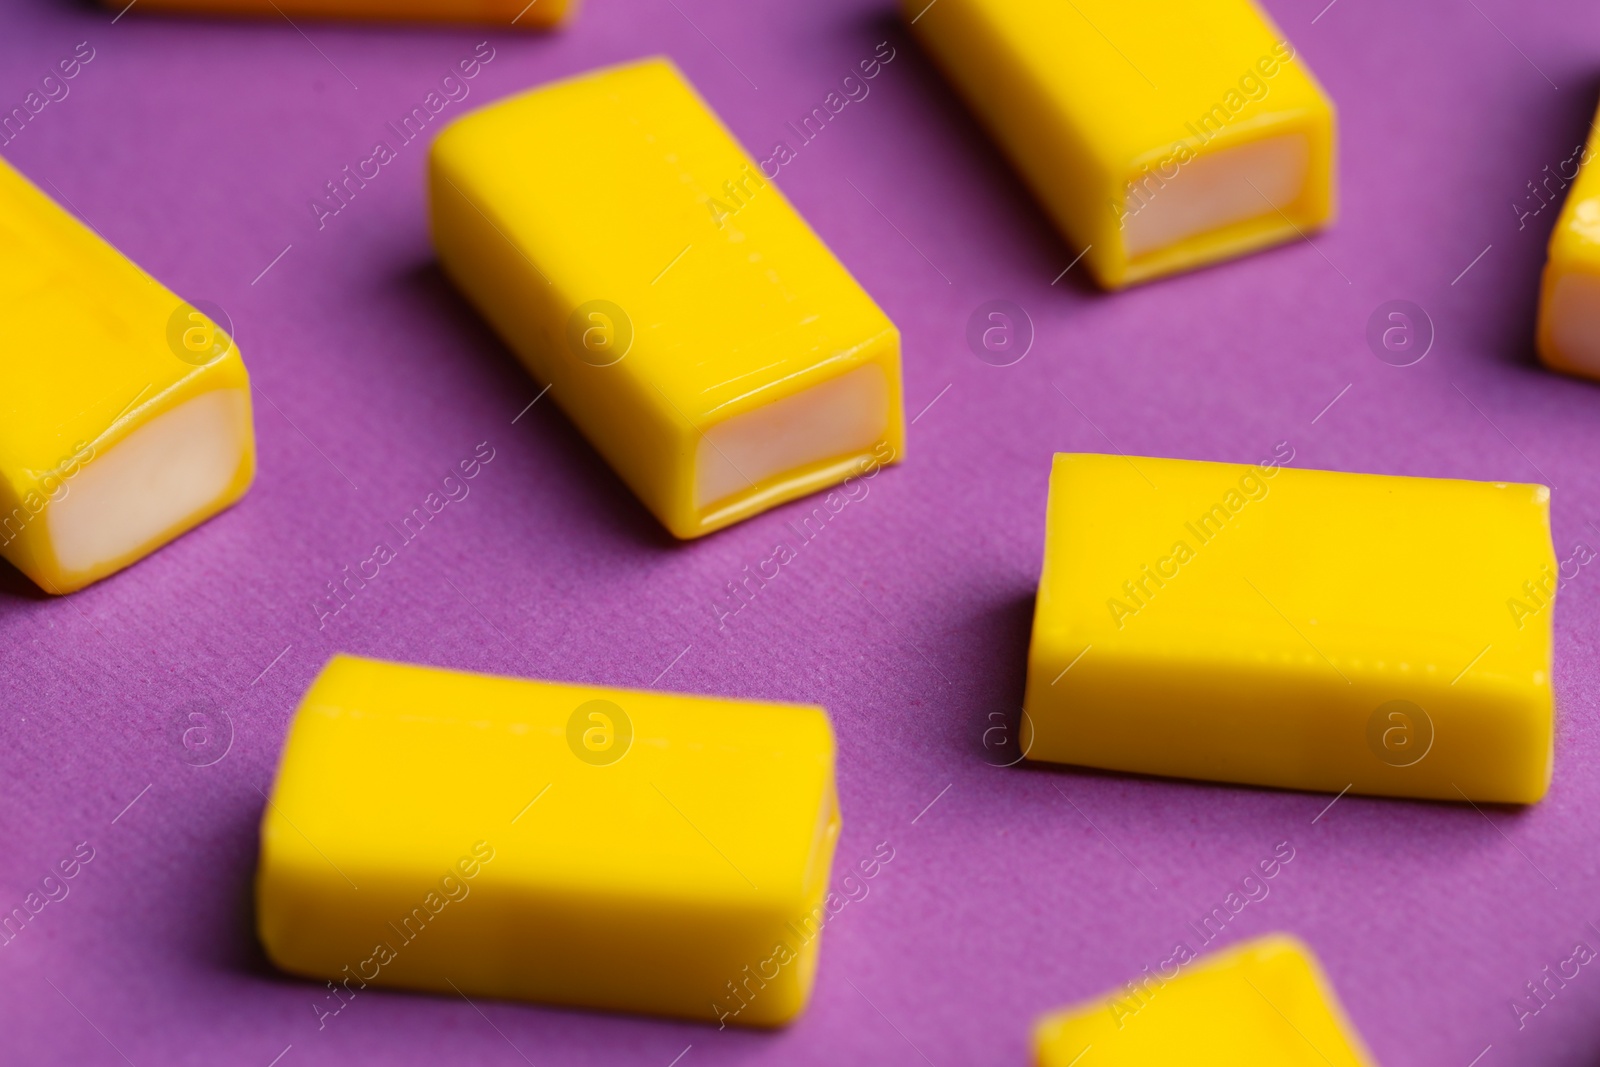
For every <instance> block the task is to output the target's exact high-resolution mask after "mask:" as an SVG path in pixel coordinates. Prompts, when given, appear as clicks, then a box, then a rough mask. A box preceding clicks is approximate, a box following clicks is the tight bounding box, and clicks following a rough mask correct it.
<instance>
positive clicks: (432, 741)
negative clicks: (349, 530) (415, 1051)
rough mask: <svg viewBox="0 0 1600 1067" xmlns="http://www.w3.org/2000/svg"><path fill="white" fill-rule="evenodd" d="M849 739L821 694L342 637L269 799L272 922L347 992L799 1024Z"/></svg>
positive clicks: (260, 886) (314, 972) (268, 905)
mask: <svg viewBox="0 0 1600 1067" xmlns="http://www.w3.org/2000/svg"><path fill="white" fill-rule="evenodd" d="M593 701H601V702H603V703H600V704H591V702H593ZM833 759H834V746H833V733H832V729H831V727H830V726H829V724H828V720H827V716H826V714H825V713H824V712H823V710H822V709H821V708H815V707H803V706H798V705H788V704H767V703H756V702H751V701H732V700H720V699H714V698H711V697H695V696H681V695H677V694H672V693H646V692H636V691H631V690H619V689H599V688H595V687H592V686H574V685H558V684H555V683H550V682H530V681H523V680H520V679H513V678H495V677H489V676H487V675H476V674H464V673H459V672H455V671H446V670H438V669H434V668H428V667H414V666H405V665H401V664H393V663H381V662H378V661H375V660H367V659H358V658H355V657H351V656H343V655H341V656H336V657H335V658H334V659H333V660H332V661H331V662H330V663H329V664H328V666H327V667H326V668H325V669H324V670H323V672H322V674H321V675H319V676H318V678H317V680H316V682H315V683H314V684H313V685H312V687H311V689H310V691H309V692H308V693H307V694H306V696H305V699H304V701H303V702H302V704H301V706H300V709H299V711H298V712H297V714H296V716H295V719H294V723H293V725H292V726H291V728H290V732H289V739H288V743H287V745H286V747H285V748H284V753H283V759H282V763H281V765H280V767H279V770H278V779H277V784H276V785H275V787H274V788H273V794H272V800H271V803H270V804H269V805H268V806H267V809H266V812H265V814H264V815H263V818H262V824H261V866H260V871H259V874H258V876H257V883H256V891H257V901H258V915H257V924H258V929H259V932H260V935H261V941H262V943H263V944H264V945H265V946H266V949H267V954H268V956H269V957H271V959H272V961H273V962H274V963H276V964H277V965H278V966H279V967H281V968H283V969H284V970H288V971H292V972H295V973H297V974H302V975H305V976H307V977H311V978H317V979H319V980H320V979H327V980H332V981H334V982H335V983H338V984H340V987H341V990H342V992H341V993H340V997H341V999H342V998H343V997H344V996H345V994H346V993H349V992H359V990H360V989H361V988H362V987H363V985H364V984H372V985H387V986H402V987H409V988H413V989H427V990H434V991H436V992H441V993H445V994H448V995H450V996H455V995H456V990H459V991H461V992H463V993H466V994H468V995H469V996H487V997H508V998H519V999H529V1000H539V1001H548V1002H555V1003H561V1004H571V1005H579V1006H584V1007H593V1008H611V1009H618V1010H624V1011H637V1012H650V1013H657V1014H664V1015H675V1016H682V1017H685V1018H689V1019H699V1020H705V1021H708V1022H717V1021H719V1020H722V1021H724V1022H726V1023H738V1024H748V1025H758V1026H770V1025H777V1024H781V1023H784V1022H787V1021H789V1020H790V1019H791V1018H793V1017H794V1016H795V1015H796V1014H797V1013H798V1012H799V1011H800V1010H801V1009H802V1008H803V1007H804V1006H805V1002H806V998H807V996H808V995H809V993H810V989H811V984H812V978H813V975H814V973H815V970H816V961H817V947H818V944H819V941H818V936H819V934H820V929H821V926H822V923H823V921H824V913H823V901H824V893H825V891H826V889H827V883H828V876H829V870H830V865H831V863H832V858H833V849H834V843H835V841H836V839H837V837H838V834H839V812H838V805H837V800H836V797H835V793H834V776H833ZM408 917H409V925H408ZM417 931H421V932H420V933H418V932H417ZM338 1006H339V1001H338V1000H335V999H334V997H333V996H332V995H330V997H329V999H328V1004H327V1009H326V1010H327V1011H329V1012H333V1011H335V1009H336V1008H337V1007H338ZM735 1012H737V1014H735Z"/></svg>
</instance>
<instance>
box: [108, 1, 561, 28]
mask: <svg viewBox="0 0 1600 1067" xmlns="http://www.w3.org/2000/svg"><path fill="white" fill-rule="evenodd" d="M102 2H103V3H104V4H105V6H106V7H108V8H112V9H114V10H119V11H120V10H121V9H123V8H125V7H127V6H129V5H128V0H102ZM577 7H578V0H534V2H533V3H530V2H529V0H139V6H138V8H137V10H139V11H172V12H178V13H182V14H192V15H244V16H251V17H257V18H271V19H278V20H282V19H284V18H286V17H287V18H332V19H379V20H389V19H392V20H396V21H400V20H410V21H417V22H479V23H486V24H491V25H492V24H498V25H501V26H505V27H506V28H508V29H513V28H514V29H548V28H550V27H553V26H559V25H561V24H562V23H564V22H566V21H568V20H569V19H571V18H572V16H573V15H574V13H575V12H576V10H577Z"/></svg>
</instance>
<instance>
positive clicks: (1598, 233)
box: [1519, 112, 1600, 378]
mask: <svg viewBox="0 0 1600 1067" xmlns="http://www.w3.org/2000/svg"><path fill="white" fill-rule="evenodd" d="M1595 122H1597V123H1600V112H1596V115H1595ZM1596 151H1600V132H1596V126H1595V125H1594V124H1591V125H1590V134H1589V142H1588V144H1587V145H1585V146H1584V149H1583V151H1582V153H1581V154H1580V153H1574V155H1576V156H1577V157H1578V158H1577V159H1569V160H1567V161H1566V162H1571V163H1580V165H1579V167H1578V172H1577V175H1576V177H1575V179H1574V181H1573V182H1572V187H1571V188H1570V189H1569V190H1568V191H1567V199H1566V201H1565V202H1564V203H1563V204H1562V205H1561V214H1560V215H1558V216H1557V217H1556V226H1555V229H1554V230H1553V231H1551V234H1550V244H1549V248H1548V251H1547V253H1546V257H1547V258H1546V260H1545V267H1544V277H1543V281H1542V284H1541V285H1540V288H1539V322H1538V326H1537V328H1536V335H1535V341H1536V345H1537V347H1538V352H1539V358H1540V359H1541V360H1543V361H1544V363H1545V365H1546V366H1548V367H1550V368H1551V369H1552V370H1558V371H1565V372H1566V373H1568V374H1581V375H1584V376H1585V377H1589V378H1600V338H1597V337H1594V334H1595V333H1597V332H1600V169H1597V168H1596V167H1595V166H1593V164H1592V163H1591V162H1590V161H1591V160H1592V159H1593V158H1594V155H1595V153H1596ZM1547 169H1548V168H1547ZM1557 169H1558V170H1559V171H1561V173H1562V176H1563V177H1565V176H1567V175H1566V173H1565V163H1563V164H1561V165H1558V167H1557ZM1545 191H1546V192H1549V186H1548V182H1547V183H1546V186H1545ZM1535 195H1537V194H1535ZM1519 228H1520V227H1519ZM1563 281H1565V282H1566V283H1567V285H1569V286H1571V287H1572V291H1571V293H1570V296H1569V300H1570V301H1571V303H1569V305H1568V307H1567V309H1566V310H1567V311H1568V312H1569V313H1570V312H1571V311H1573V310H1576V308H1574V307H1573V305H1574V304H1577V305H1587V307H1586V310H1587V311H1588V314H1587V315H1585V316H1584V317H1583V318H1584V319H1585V320H1586V321H1581V322H1580V323H1578V324H1577V329H1578V330H1581V331H1583V332H1585V333H1588V334H1589V335H1590V336H1589V337H1586V338H1582V339H1578V343H1577V344H1572V340H1573V339H1569V340H1568V343H1567V344H1563V343H1562V341H1561V340H1560V339H1558V337H1557V336H1556V331H1555V330H1554V329H1553V328H1552V327H1553V324H1554V318H1553V316H1552V314H1551V313H1552V311H1553V310H1554V308H1555V305H1556V294H1557V290H1558V286H1560V285H1561V283H1562V282H1563Z"/></svg>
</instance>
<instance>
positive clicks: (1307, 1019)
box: [1034, 934, 1374, 1067]
mask: <svg viewBox="0 0 1600 1067" xmlns="http://www.w3.org/2000/svg"><path fill="white" fill-rule="evenodd" d="M1183 958H1185V959H1187V960H1188V961H1189V962H1186V963H1184V962H1180V958H1179V957H1174V958H1172V959H1170V960H1167V961H1164V965H1165V967H1166V969H1165V970H1163V969H1161V968H1158V969H1157V970H1155V971H1151V970H1149V969H1148V968H1147V969H1146V971H1145V973H1143V974H1141V975H1139V976H1138V977H1136V978H1135V979H1133V980H1132V981H1130V982H1129V983H1128V984H1127V985H1126V986H1124V987H1123V988H1121V989H1113V990H1111V991H1110V992H1108V993H1107V994H1106V995H1105V996H1104V997H1102V998H1100V999H1099V1000H1094V1001H1090V1002H1089V1003H1086V1004H1080V1005H1078V1006H1076V1007H1072V1008H1067V1009H1065V1010H1063V1011H1061V1012H1058V1013H1055V1014H1052V1015H1048V1016H1046V1017H1045V1018H1043V1019H1041V1020H1040V1021H1039V1024H1038V1026H1037V1027H1036V1028H1035V1029H1034V1062H1035V1063H1036V1064H1037V1065H1038V1067H1069V1065H1072V1064H1076V1065H1078V1067H1173V1065H1176V1064H1183V1065H1184V1067H1245V1065H1250V1067H1255V1065H1258V1064H1259V1065H1262V1067H1267V1065H1271V1067H1374V1061H1373V1060H1372V1058H1371V1056H1370V1054H1369V1053H1368V1052H1367V1051H1366V1049H1365V1048H1364V1047H1363V1045H1362V1042H1361V1038H1360V1036H1359V1035H1358V1034H1357V1033H1356V1032H1355V1030H1354V1028H1352V1027H1351V1026H1350V1024H1349V1022H1348V1021H1347V1020H1346V1019H1345V1016H1344V1011H1343V1009H1342V1008H1340V1006H1339V1002H1338V1000H1337V998H1336V997H1335V996H1334V993H1333V989H1332V987H1331V986H1330V985H1329V984H1328V980H1327V979H1326V978H1325V977H1324V976H1323V974H1322V969H1321V968H1320V967H1319V966H1318V965H1317V961H1316V958H1315V957H1314V956H1313V955H1312V954H1311V950H1310V949H1308V948H1307V947H1306V946H1304V945H1302V944H1301V943H1300V942H1298V941H1296V940H1295V939H1294V938H1291V937H1286V936H1284V935H1282V934H1277V935H1272V936H1269V937H1263V938H1258V939H1257V940H1255V941H1249V942H1246V943H1244V944H1242V945H1239V946H1237V947H1235V948H1231V949H1228V950H1227V951H1225V952H1218V953H1216V954H1214V955H1210V956H1205V957H1202V958H1199V959H1195V958H1194V957H1193V955H1192V954H1190V955H1188V956H1187V957H1183Z"/></svg>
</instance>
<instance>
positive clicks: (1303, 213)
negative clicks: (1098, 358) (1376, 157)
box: [901, 0, 1334, 289]
mask: <svg viewBox="0 0 1600 1067" xmlns="http://www.w3.org/2000/svg"><path fill="white" fill-rule="evenodd" d="M901 9H902V11H903V12H904V13H905V15H906V18H907V19H908V20H909V21H910V23H911V29H912V31H913V32H914V33H915V34H916V35H917V37H918V38H919V39H920V40H921V41H922V43H923V44H924V46H926V47H927V49H928V50H929V52H931V53H932V55H933V58H934V59H935V60H936V61H937V62H938V64H939V66H940V67H941V68H942V69H943V70H944V72H945V74H946V75H947V76H948V77H949V78H950V80H951V81H952V82H953V83H954V84H955V87H956V88H957V90H959V91H960V92H961V94H962V95H963V96H964V97H966V99H967V102H968V104H969V105H970V106H971V107H972V109H973V110H974V111H975V112H976V113H977V115H978V117H979V118H980V119H981V120H982V121H983V122H984V123H985V125H986V126H988V128H989V131H990V133H991V135H992V136H993V137H994V138H995V140H996V141H997V142H999V144H1000V147H1001V148H1002V149H1003V150H1004V151H1005V152H1006V154H1007V155H1009V156H1010V157H1011V161H1012V163H1013V164H1014V165H1015V166H1016V167H1017V168H1018V170H1019V171H1021V173H1022V177H1023V178H1024V179H1025V180H1026V181H1027V182H1028V184H1029V185H1030V186H1032V188H1033V191H1034V193H1035V195H1037V196H1038V198H1039V200H1040V202H1041V203H1042V204H1043V206H1044V208H1045V210H1046V211H1047V212H1048V213H1049V214H1050V216H1051V217H1052V218H1053V219H1054V221H1055V223H1056V225H1057V226H1058V227H1059V228H1060V230H1061V232H1062V234H1063V236H1064V237H1065V238H1066V239H1067V241H1068V243H1069V244H1070V245H1071V250H1072V252H1073V253H1074V254H1075V255H1076V254H1078V253H1079V252H1080V251H1081V253H1082V256H1083V259H1084V262H1085V264H1087V266H1088V267H1089V269H1090V270H1091V271H1092V272H1093V274H1094V276H1095V278H1096V279H1097V280H1098V281H1099V282H1100V284H1101V285H1103V286H1105V287H1107V288H1112V289H1115V288H1120V287H1122V286H1124V285H1128V284H1131V283H1134V282H1140V281H1145V280H1148V279H1151V278H1156V277H1160V276H1162V275H1165V274H1171V273H1173V272H1175V271H1182V270H1188V269H1190V268H1193V267H1198V266H1202V265H1205V264H1207V263H1212V262H1215V261H1217V260H1221V259H1227V258H1229V257H1232V256H1237V255H1240V254H1242V253H1245V252H1248V251H1251V250H1253V249H1257V248H1261V247H1264V246H1266V245H1272V244H1278V243H1281V242H1284V241H1292V240H1297V239H1299V238H1300V237H1303V236H1304V235H1305V233H1306V232H1308V231H1310V230H1313V229H1316V228H1317V227H1320V226H1322V225H1325V224H1326V223H1327V222H1328V221H1329V220H1330V219H1331V218H1332V216H1333V186H1334V183H1333V164H1334V114H1333V108H1332V106H1331V105H1330V104H1329V102H1328V99H1327V97H1326V96H1325V95H1324V94H1323V92H1322V90H1321V88H1320V87H1319V86H1318V85H1317V83H1316V81H1315V80H1314V79H1313V78H1312V77H1311V74H1310V72H1309V71H1308V70H1307V69H1306V67H1305V64H1304V62H1303V61H1302V60H1301V59H1300V58H1299V56H1298V55H1297V54H1296V53H1295V50H1294V48H1293V46H1291V45H1290V44H1289V42H1288V41H1286V40H1284V39H1283V38H1282V36H1281V34H1279V32H1278V30H1277V28H1276V27H1275V26H1273V25H1272V23H1271V21H1270V20H1269V19H1268V18H1267V16H1266V15H1265V14H1264V13H1263V12H1261V11H1260V10H1259V9H1258V8H1257V7H1256V6H1255V5H1254V4H1253V3H1251V2H1250V0H1208V2H1206V3H1193V2H1191V0H1153V2H1149V3H1142V4H1136V5H1135V4H1127V3H1124V2H1122V0H1078V2H1077V3H1069V4H1062V3H1057V2H1056V0H936V2H935V3H929V2H928V0H902V2H901Z"/></svg>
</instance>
